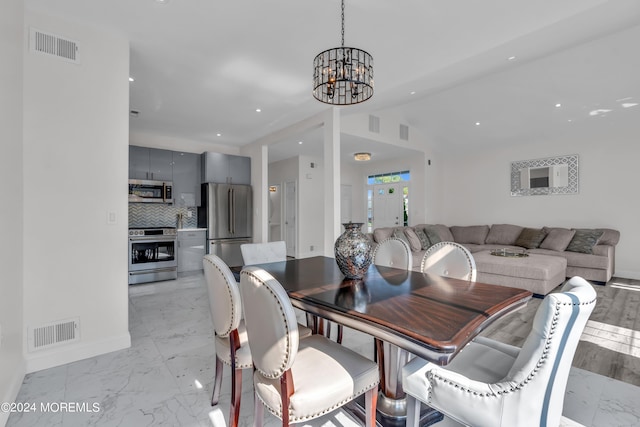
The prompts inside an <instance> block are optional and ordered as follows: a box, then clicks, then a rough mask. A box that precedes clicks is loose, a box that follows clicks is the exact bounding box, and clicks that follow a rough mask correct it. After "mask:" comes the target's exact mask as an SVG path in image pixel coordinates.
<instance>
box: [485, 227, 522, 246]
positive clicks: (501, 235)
mask: <svg viewBox="0 0 640 427" xmlns="http://www.w3.org/2000/svg"><path fill="white" fill-rule="evenodd" d="M522 228H523V227H520V226H519V225H511V224H493V225H492V226H491V230H489V234H488V235H487V239H486V240H485V243H486V244H488V245H514V244H515V243H516V240H518V237H519V236H520V233H522Z"/></svg>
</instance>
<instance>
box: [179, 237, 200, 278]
mask: <svg viewBox="0 0 640 427" xmlns="http://www.w3.org/2000/svg"><path fill="white" fill-rule="evenodd" d="M206 238H207V230H205V229H195V230H189V229H182V230H178V273H184V272H187V271H197V270H202V268H203V267H202V257H204V255H205V250H206V249H205V243H206Z"/></svg>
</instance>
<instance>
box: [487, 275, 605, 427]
mask: <svg viewBox="0 0 640 427" xmlns="http://www.w3.org/2000/svg"><path fill="white" fill-rule="evenodd" d="M595 303H596V291H595V290H594V289H593V286H591V284H590V283H589V282H587V281H586V280H585V279H583V278H582V277H577V276H576V277H573V278H571V279H570V280H568V281H567V283H566V284H565V285H564V286H563V287H562V289H561V292H557V293H551V294H548V295H547V296H546V297H545V298H544V300H543V301H542V303H541V304H540V307H538V311H537V312H536V315H535V317H534V319H533V326H532V329H531V332H530V333H529V335H528V336H527V338H526V340H525V342H524V345H523V346H522V349H521V350H520V352H519V354H518V357H517V358H516V360H515V362H514V364H513V366H512V367H511V369H510V370H509V373H508V374H507V377H506V378H505V379H504V380H503V381H502V382H501V383H499V384H497V385H498V386H499V387H502V388H503V390H504V393H506V395H503V396H504V397H505V401H504V404H503V405H502V408H503V411H504V412H503V418H502V419H503V420H507V424H505V425H519V424H518V422H520V423H524V422H527V423H529V424H535V425H540V426H557V425H559V424H560V419H561V417H562V406H563V402H564V395H565V389H566V386H567V381H568V378H569V370H570V368H571V364H572V362H573V356H574V354H575V351H576V347H577V346H578V341H579V340H580V336H581V335H582V332H583V331H584V328H585V325H586V323H587V320H588V319H589V316H590V315H591V312H592V311H593V308H594V306H595ZM517 391H519V392H517ZM536 418H538V419H536ZM509 420H511V421H512V423H511V424H508V423H509ZM538 421H539V422H538Z"/></svg>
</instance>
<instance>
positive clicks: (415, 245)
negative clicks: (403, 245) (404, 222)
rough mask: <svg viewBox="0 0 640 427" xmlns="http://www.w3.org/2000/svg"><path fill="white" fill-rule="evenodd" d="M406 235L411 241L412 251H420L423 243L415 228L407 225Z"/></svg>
mask: <svg viewBox="0 0 640 427" xmlns="http://www.w3.org/2000/svg"><path fill="white" fill-rule="evenodd" d="M404 235H405V236H407V240H408V241H409V247H410V248H411V251H412V252H418V251H419V250H421V249H422V243H421V242H420V239H419V238H418V235H417V234H416V232H415V231H414V230H413V228H409V227H406V228H405V229H404Z"/></svg>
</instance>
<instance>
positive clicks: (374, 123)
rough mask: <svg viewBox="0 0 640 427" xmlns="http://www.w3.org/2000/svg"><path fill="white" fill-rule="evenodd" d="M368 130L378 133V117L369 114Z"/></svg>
mask: <svg viewBox="0 0 640 427" xmlns="http://www.w3.org/2000/svg"><path fill="white" fill-rule="evenodd" d="M369 132H373V133H380V117H376V116H372V115H369Z"/></svg>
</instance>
